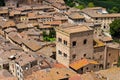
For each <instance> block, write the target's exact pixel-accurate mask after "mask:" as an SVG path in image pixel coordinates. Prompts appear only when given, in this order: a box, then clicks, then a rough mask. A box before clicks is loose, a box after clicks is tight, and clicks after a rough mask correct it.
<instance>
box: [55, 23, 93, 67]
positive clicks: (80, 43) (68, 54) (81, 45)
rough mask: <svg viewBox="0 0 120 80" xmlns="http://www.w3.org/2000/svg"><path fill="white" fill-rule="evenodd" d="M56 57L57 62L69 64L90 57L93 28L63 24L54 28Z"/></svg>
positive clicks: (91, 53) (91, 54)
mask: <svg viewBox="0 0 120 80" xmlns="http://www.w3.org/2000/svg"><path fill="white" fill-rule="evenodd" d="M56 40H57V43H56V53H57V54H56V55H57V56H56V58H57V60H58V62H60V63H62V64H64V65H66V66H67V67H68V66H69V64H70V63H72V62H74V61H76V60H79V59H83V58H89V59H92V56H93V30H92V29H91V28H89V27H87V26H78V25H69V24H65V25H62V26H61V27H59V28H58V27H57V28H56Z"/></svg>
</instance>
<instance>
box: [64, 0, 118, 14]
mask: <svg viewBox="0 0 120 80" xmlns="http://www.w3.org/2000/svg"><path fill="white" fill-rule="evenodd" d="M64 1H65V2H66V4H67V5H68V6H70V7H77V8H80V9H83V8H85V7H92V6H93V5H94V6H101V7H104V8H107V10H108V11H109V12H111V13H117V12H120V0H64Z"/></svg>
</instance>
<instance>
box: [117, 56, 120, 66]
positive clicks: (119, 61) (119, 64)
mask: <svg viewBox="0 0 120 80" xmlns="http://www.w3.org/2000/svg"><path fill="white" fill-rule="evenodd" d="M117 66H118V67H120V57H119V58H118V64H117Z"/></svg>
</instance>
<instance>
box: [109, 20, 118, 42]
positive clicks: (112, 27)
mask: <svg viewBox="0 0 120 80" xmlns="http://www.w3.org/2000/svg"><path fill="white" fill-rule="evenodd" d="M110 34H111V36H112V38H113V39H114V40H115V41H117V42H120V19H115V20H114V21H113V22H112V23H111V24H110Z"/></svg>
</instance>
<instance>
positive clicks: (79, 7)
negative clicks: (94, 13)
mask: <svg viewBox="0 0 120 80" xmlns="http://www.w3.org/2000/svg"><path fill="white" fill-rule="evenodd" d="M76 8H78V9H84V8H85V6H84V5H79V6H76Z"/></svg>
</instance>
